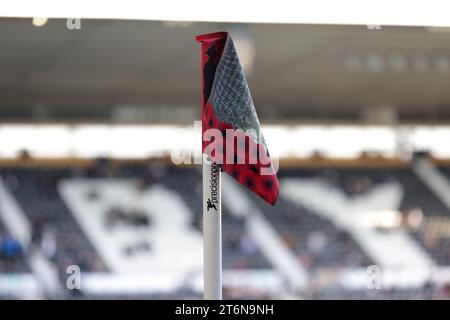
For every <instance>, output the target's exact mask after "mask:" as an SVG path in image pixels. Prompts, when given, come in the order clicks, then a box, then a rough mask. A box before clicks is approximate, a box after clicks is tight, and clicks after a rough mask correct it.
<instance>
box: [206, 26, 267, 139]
mask: <svg viewBox="0 0 450 320" xmlns="http://www.w3.org/2000/svg"><path fill="white" fill-rule="evenodd" d="M210 101H211V104H212V107H213V108H214V113H215V115H216V117H217V119H218V120H219V121H221V122H226V123H230V124H232V125H233V127H234V128H235V129H241V130H243V131H245V132H248V130H251V131H252V132H248V133H250V134H251V136H252V138H253V139H254V140H255V141H257V142H262V143H264V145H265V141H264V137H263V136H262V133H261V132H260V124H259V120H258V116H257V115H256V110H255V106H254V104H253V100H252V96H251V95H250V90H249V89H248V84H247V80H246V79H245V75H244V71H243V70H242V67H241V64H240V62H239V57H238V55H237V52H236V49H235V47H234V43H233V40H232V39H231V37H230V36H229V35H228V37H227V40H226V42H225V47H224V49H223V53H222V57H221V59H220V61H219V64H218V66H217V70H216V75H215V78H214V83H213V87H212V90H211V97H210ZM258 137H259V140H258Z"/></svg>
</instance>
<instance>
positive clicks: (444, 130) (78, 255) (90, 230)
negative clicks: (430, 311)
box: [0, 18, 450, 299]
mask: <svg viewBox="0 0 450 320" xmlns="http://www.w3.org/2000/svg"><path fill="white" fill-rule="evenodd" d="M81 27H82V29H81V30H68V29H67V28H66V21H65V20H64V19H49V20H48V21H44V23H43V25H41V26H40V27H36V26H33V24H32V21H31V19H11V18H7V19H5V18H1V19H0V43H1V45H2V50H0V67H1V69H2V72H1V74H0V299H16V298H19V299H27V298H48V299H111V298H120V299H170V298H174V299H188V298H194V299H200V298H201V297H202V252H201V249H202V247H201V246H202V242H201V240H202V238H201V236H202V215H201V205H202V199H201V197H202V196H201V194H202V193H201V188H202V186H201V172H200V166H198V165H197V166H196V165H187V164H181V165H174V161H172V162H171V161H170V159H169V158H168V156H169V154H170V153H171V152H174V151H176V152H178V151H180V150H182V149H183V148H185V149H188V151H189V152H192V151H194V152H195V151H198V150H197V149H199V148H200V143H199V142H200V139H199V137H197V136H196V133H195V132H193V131H194V130H191V126H192V122H193V121H194V120H198V119H200V108H199V105H200V101H199V99H200V66H199V64H200V57H199V52H198V51H199V50H198V49H199V48H198V44H197V43H196V42H195V41H194V36H195V35H196V34H201V33H206V32H210V31H212V30H229V31H230V32H231V33H232V35H233V37H234V39H235V41H236V45H237V49H238V51H239V54H240V56H241V58H242V59H243V61H242V64H243V65H244V68H245V70H246V76H247V79H248V81H249V85H250V88H251V91H252V95H253V98H254V101H255V105H256V107H257V110H258V115H259V117H260V120H261V123H262V125H263V127H264V129H263V130H264V134H265V138H266V139H267V143H268V145H269V149H270V150H271V153H272V154H276V153H279V155H280V158H281V165H280V171H279V179H280V182H281V189H280V190H281V196H280V200H279V202H278V203H277V205H276V206H275V207H274V208H272V207H269V206H267V205H266V204H265V203H263V202H262V201H261V200H260V199H257V198H255V197H254V196H253V195H250V194H249V193H248V192H247V191H246V190H245V189H244V188H241V187H240V186H239V185H237V184H234V183H233V184H231V183H230V185H229V186H228V185H227V188H224V190H223V196H224V205H223V206H224V207H223V268H224V277H223V280H224V298H229V299H269V298H274V299H450V161H449V159H450V149H449V147H448V141H450V126H449V125H448V123H449V120H450V112H449V110H450V109H449V105H450V91H449V90H448V84H449V76H450V47H448V46H447V45H446V43H449V40H450V33H449V32H448V29H447V28H426V27H392V26H381V28H375V29H374V28H372V29H370V28H368V27H367V26H363V25H360V26H357V25H353V26H346V25H328V26H326V25H296V24H228V23H191V22H189V23H186V22H184V23H175V22H160V21H126V20H95V19H86V20H82V25H81ZM272 150H274V152H272ZM172 160H173V159H172ZM223 183H225V184H227V183H228V182H227V179H226V178H224V180H223ZM168 199H169V200H168ZM243 208H244V209H243ZM71 266H76V267H79V268H80V270H81V289H70V290H69V289H68V285H67V281H68V279H69V278H70V276H71V275H72V274H71V273H69V272H68V268H70V267H71ZM370 266H379V267H380V268H381V276H380V274H378V275H377V274H375V276H376V277H375V278H371V276H372V274H369V273H368V270H369V269H370V268H369V269H368V267H370ZM368 279H369V280H370V279H372V280H374V281H375V284H376V282H377V281H378V280H379V279H382V283H381V288H380V289H376V288H375V289H374V288H372V287H370V286H371V285H372V284H373V283H372V284H371V283H368ZM369 287H370V288H369Z"/></svg>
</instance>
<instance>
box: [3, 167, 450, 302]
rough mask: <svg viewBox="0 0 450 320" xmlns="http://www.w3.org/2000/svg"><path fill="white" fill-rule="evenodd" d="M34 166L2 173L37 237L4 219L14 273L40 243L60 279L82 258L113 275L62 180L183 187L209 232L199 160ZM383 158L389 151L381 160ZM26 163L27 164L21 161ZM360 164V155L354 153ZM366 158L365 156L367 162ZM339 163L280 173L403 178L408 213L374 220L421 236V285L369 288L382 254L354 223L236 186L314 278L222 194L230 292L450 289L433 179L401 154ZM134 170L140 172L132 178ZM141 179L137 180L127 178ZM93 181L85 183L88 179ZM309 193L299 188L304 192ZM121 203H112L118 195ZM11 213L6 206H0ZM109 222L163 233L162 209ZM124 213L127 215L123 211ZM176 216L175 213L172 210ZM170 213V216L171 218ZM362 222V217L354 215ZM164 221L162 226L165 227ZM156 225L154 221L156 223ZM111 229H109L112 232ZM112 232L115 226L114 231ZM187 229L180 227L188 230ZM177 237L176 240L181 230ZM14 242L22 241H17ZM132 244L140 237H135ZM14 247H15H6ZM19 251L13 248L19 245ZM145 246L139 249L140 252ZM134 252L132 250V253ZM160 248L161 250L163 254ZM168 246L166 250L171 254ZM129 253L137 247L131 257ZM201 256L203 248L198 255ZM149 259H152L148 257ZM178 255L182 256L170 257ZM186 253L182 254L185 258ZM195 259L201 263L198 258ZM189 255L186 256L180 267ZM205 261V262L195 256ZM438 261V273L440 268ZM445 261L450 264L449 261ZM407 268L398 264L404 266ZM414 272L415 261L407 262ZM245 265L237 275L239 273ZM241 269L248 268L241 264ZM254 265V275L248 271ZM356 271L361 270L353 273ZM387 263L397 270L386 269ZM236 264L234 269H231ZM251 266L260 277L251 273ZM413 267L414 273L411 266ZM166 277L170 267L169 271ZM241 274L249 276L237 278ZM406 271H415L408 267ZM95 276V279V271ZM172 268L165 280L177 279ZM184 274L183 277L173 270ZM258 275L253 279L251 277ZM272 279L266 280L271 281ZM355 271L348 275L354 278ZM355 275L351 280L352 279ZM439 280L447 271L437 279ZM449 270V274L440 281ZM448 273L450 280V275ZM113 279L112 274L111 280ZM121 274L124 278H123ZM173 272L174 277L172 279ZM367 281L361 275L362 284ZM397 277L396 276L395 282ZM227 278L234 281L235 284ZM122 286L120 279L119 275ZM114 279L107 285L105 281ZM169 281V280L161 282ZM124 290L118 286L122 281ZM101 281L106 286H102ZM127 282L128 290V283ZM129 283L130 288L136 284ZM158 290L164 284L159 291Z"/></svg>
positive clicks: (93, 293) (346, 184) (301, 294)
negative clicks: (290, 264) (284, 268)
mask: <svg viewBox="0 0 450 320" xmlns="http://www.w3.org/2000/svg"><path fill="white" fill-rule="evenodd" d="M26 161H28V162H26V163H28V164H27V165H23V164H22V165H21V164H20V161H18V162H17V163H16V165H13V166H11V165H6V164H3V166H2V167H1V177H2V180H3V181H4V182H5V185H6V186H7V188H8V189H9V190H10V192H11V193H12V194H13V195H14V198H15V199H16V201H17V202H18V204H19V205H20V207H22V208H23V210H24V212H25V213H26V216H27V218H28V220H29V221H30V223H31V225H32V234H31V239H32V240H31V242H30V245H29V246H28V247H25V248H22V247H21V246H20V244H19V243H18V242H17V243H15V242H14V240H13V239H12V238H10V236H9V233H8V231H7V229H6V228H5V226H4V225H2V224H0V226H1V229H0V231H1V235H2V246H1V248H2V254H1V256H0V257H1V260H0V268H1V269H0V270H1V274H2V276H5V275H8V274H9V275H11V276H12V275H13V274H16V273H31V274H32V272H31V270H30V269H29V267H28V265H27V259H28V258H27V257H29V255H30V252H31V251H32V250H41V251H42V252H43V253H44V255H45V256H46V257H47V258H48V259H49V260H50V261H51V263H52V264H53V265H54V266H56V267H57V269H58V270H59V273H60V282H61V286H62V287H64V286H65V279H66V276H67V275H66V273H65V270H66V268H67V266H69V265H78V266H80V268H81V270H82V272H83V273H85V274H86V276H85V278H83V279H84V281H91V282H92V283H95V282H96V281H97V286H98V282H99V281H100V282H101V280H99V279H96V278H95V277H96V275H97V276H100V277H102V276H105V275H106V277H108V275H109V276H112V277H114V274H115V271H114V266H108V263H106V262H105V260H104V259H103V257H107V255H105V252H102V250H103V249H102V247H101V246H98V245H96V243H95V241H96V240H95V239H92V238H90V237H89V232H86V230H85V229H83V223H81V224H80V223H79V222H78V221H77V219H76V217H75V215H74V213H73V212H71V210H70V209H69V207H70V206H68V204H67V203H65V201H64V198H63V197H62V196H61V193H60V192H59V191H58V190H61V189H59V188H58V186H60V185H61V183H62V181H65V182H66V183H67V181H80V179H82V180H81V181H85V182H86V183H89V181H100V180H103V181H108V180H110V179H113V180H114V181H124V183H125V185H126V186H128V187H127V188H131V189H133V190H138V192H143V193H145V192H147V191H148V190H152V189H154V188H158V187H157V186H161V185H162V186H164V187H165V188H167V190H170V192H171V193H173V194H174V197H175V194H176V196H179V197H181V199H182V203H183V205H185V206H186V208H190V210H188V211H183V212H184V213H188V214H189V215H190V216H189V217H188V219H189V221H190V222H189V225H190V227H188V229H191V230H192V232H193V233H194V234H195V233H197V234H200V232H201V215H200V212H201V208H200V207H201V199H200V194H201V192H200V188H201V185H200V181H201V179H200V172H199V170H198V168H195V167H189V166H183V167H176V166H173V165H170V164H167V163H166V162H165V161H163V160H151V161H142V160H141V161H134V162H132V161H131V162H130V161H126V160H123V161H109V160H107V159H100V160H98V161H95V162H92V161H91V162H90V164H89V165H81V166H80V165H79V164H77V163H73V162H72V163H71V162H70V160H67V161H66V162H65V163H64V162H63V164H62V163H59V165H54V164H51V162H49V163H48V164H47V165H44V164H43V163H45V161H44V162H42V161H41V162H40V163H35V164H33V162H32V161H33V160H26ZM379 162H380V163H383V160H380V161H379ZM18 163H19V164H18ZM353 163H357V161H356V162H355V161H354V162H353ZM361 165H364V164H363V163H362V164H361ZM361 165H355V166H354V167H349V166H348V165H347V166H339V165H337V166H336V163H334V164H333V162H332V161H331V162H329V164H328V165H326V166H324V167H318V166H317V165H316V166H313V167H302V168H295V167H292V164H291V165H290V166H288V167H287V168H285V169H282V170H281V171H280V172H279V176H280V181H281V183H282V184H283V182H284V181H287V180H286V179H300V180H301V181H304V180H308V179H313V180H322V181H326V182H327V183H329V184H330V185H332V186H334V187H335V188H337V189H338V190H340V191H341V192H342V193H343V194H345V195H346V197H348V198H349V199H351V198H355V197H358V195H364V194H366V193H368V192H370V191H371V190H372V189H373V188H374V187H375V186H378V185H381V184H383V183H384V182H386V181H396V182H398V183H400V185H401V187H402V189H403V191H404V192H403V193H402V199H401V203H400V206H399V207H398V208H397V210H398V212H397V214H398V216H399V219H400V222H398V223H394V224H391V225H389V224H387V225H379V226H377V225H374V226H371V228H375V229H378V230H379V231H380V232H385V233H389V232H390V230H404V231H405V232H407V234H408V235H409V236H410V239H411V241H412V242H413V243H417V244H419V247H422V248H423V249H424V250H425V252H426V254H427V255H428V256H429V257H430V258H431V259H432V262H433V265H432V266H430V268H429V270H428V273H427V276H426V277H425V279H424V280H423V281H422V282H420V283H419V284H418V283H416V284H412V285H408V283H406V284H405V283H401V281H394V282H392V283H391V284H389V283H386V286H383V288H382V289H380V290H370V289H367V288H365V282H364V280H361V279H364V277H362V278H361V277H359V278H358V276H357V274H358V273H359V274H362V275H364V274H365V272H366V271H365V268H367V267H368V266H370V265H374V264H375V265H376V264H378V262H377V261H376V257H371V256H370V254H369V253H368V252H367V251H365V249H364V248H363V247H362V246H361V244H360V243H358V239H355V237H354V235H353V234H352V232H351V231H349V230H347V229H346V227H342V226H339V225H336V223H335V222H333V221H332V220H330V219H327V218H325V217H324V216H323V215H321V214H319V213H317V212H314V211H313V210H311V209H309V208H307V206H306V205H305V206H302V205H299V204H298V202H292V201H291V200H290V199H289V198H286V197H283V196H282V197H281V199H280V201H279V203H278V204H277V206H276V209H275V212H273V210H272V209H271V208H270V207H268V206H267V205H266V204H264V203H263V202H262V201H260V200H259V199H255V198H253V197H247V196H249V195H247V191H246V190H244V189H243V188H240V186H236V188H237V191H238V192H240V193H241V194H243V195H245V197H247V198H248V199H252V200H251V201H252V202H253V203H254V205H256V208H258V210H259V211H260V212H261V213H262V214H263V217H264V219H265V220H266V221H268V222H269V224H270V226H271V227H272V228H273V230H275V232H276V234H277V235H278V237H279V238H280V239H281V240H282V242H283V243H284V244H285V245H286V246H287V248H289V250H290V252H291V253H292V254H293V255H294V256H295V257H296V260H297V261H298V263H299V264H300V265H301V266H302V268H304V270H306V273H307V275H308V280H307V282H306V283H305V284H304V286H302V287H301V288H292V287H291V288H290V286H287V285H286V281H288V280H287V278H286V275H283V274H282V272H280V270H277V268H276V266H274V265H273V264H272V263H271V262H270V261H271V260H270V257H267V255H265V254H264V253H263V252H262V251H261V248H260V247H259V246H260V243H259V242H258V241H257V240H256V241H255V239H253V238H252V235H251V233H249V221H248V220H247V218H246V217H241V218H239V217H238V216H236V215H235V214H233V213H232V212H230V209H229V204H227V202H225V203H224V206H225V207H224V214H223V220H224V225H223V237H224V238H223V241H224V245H223V265H224V270H225V279H228V280H225V291H224V292H225V296H226V297H228V298H282V297H290V298H292V297H295V298H300V299H335V298H346V299H428V298H446V297H448V293H449V292H448V287H447V282H448V278H446V275H445V270H446V269H445V268H448V267H450V246H449V244H450V241H449V239H450V238H449V234H448V231H447V230H448V229H445V228H443V227H442V226H443V225H447V226H448V225H449V224H450V222H449V219H448V215H449V209H448V208H447V207H446V206H445V205H444V204H443V203H442V202H441V201H440V200H439V199H438V198H437V197H436V196H435V195H434V194H433V192H432V191H431V190H430V189H428V188H427V186H426V185H425V184H424V183H423V182H422V181H421V180H420V179H419V178H418V176H417V175H416V174H415V173H414V170H413V167H412V165H410V164H408V163H403V164H402V165H400V166H399V165H396V166H390V165H388V166H386V165H381V166H378V167H377V166H369V167H361ZM437 168H439V170H440V171H441V172H444V173H448V172H449V169H448V168H447V167H442V166H441V167H438V166H437ZM130 179H132V180H130ZM129 181H134V182H133V183H132V184H127V183H128V182H129ZM87 185H89V184H86V186H87ZM299 192H301V191H299ZM86 196H87V197H88V201H90V202H92V203H94V204H96V203H100V202H102V201H106V202H107V201H110V200H111V199H109V200H108V199H106V200H105V198H103V199H102V191H101V188H100V189H96V190H94V189H92V188H86ZM112 204H114V202H112ZM128 205H129V207H130V208H133V209H136V208H139V205H137V206H136V205H133V204H131V203H130V204H128ZM135 211H136V210H135ZM5 214H8V212H2V215H5ZM97 214H99V215H101V216H102V217H103V218H102V219H106V220H107V221H104V222H105V225H108V219H109V220H111V219H112V220H113V222H111V221H112V220H111V221H109V223H113V224H111V225H114V226H115V228H119V227H127V228H128V227H130V226H131V228H133V229H132V230H135V231H134V232H135V233H136V234H137V233H139V230H140V229H139V228H145V229H144V230H145V232H146V233H148V234H149V235H151V234H153V233H157V232H158V230H156V229H157V228H160V227H161V225H159V224H157V223H156V224H154V223H152V219H155V218H156V219H157V216H154V214H155V212H142V211H141V212H140V214H141V215H143V216H144V217H147V219H142V217H141V219H136V215H137V213H136V212H131V211H130V212H122V213H121V214H122V215H121V216H114V215H108V214H105V213H104V212H103V213H102V212H101V211H99V212H97ZM118 217H119V218H118ZM167 219H169V217H168V218H167ZM168 222H169V221H168ZM354 223H355V227H356V226H358V225H357V224H358V221H356V220H355V221H354ZM158 225H159V227H158ZM155 228H156V229H155ZM105 230H107V231H106V232H111V233H109V236H110V237H111V239H110V240H111V246H114V244H113V242H114V241H115V240H113V239H114V238H113V235H114V232H113V231H111V230H113V229H108V228H106V227H105ZM108 230H109V231H108ZM106 234H107V236H106V237H108V233H106ZM180 236H181V234H180ZM174 242H176V239H174ZM14 243H15V244H14ZM130 244H131V247H132V244H133V243H130ZM8 248H9V249H8ZM153 250H155V248H153V247H152V242H151V241H149V243H148V247H147V249H145V250H144V251H143V252H140V251H139V250H138V249H136V251H135V253H134V254H137V255H138V256H139V255H143V256H142V257H144V256H145V255H146V254H148V255H149V256H152V255H153V254H156V253H153V252H155V251H153ZM11 252H13V254H12V253H11ZM136 252H137V253H136ZM128 254H130V253H128ZM159 254H160V253H159ZM170 254H171V253H170V252H166V255H170ZM129 257H130V258H131V259H132V258H133V255H130V256H129ZM193 257H195V255H194V256H193ZM143 259H144V258H143ZM169 259H171V260H170V261H176V260H177V259H178V258H176V257H172V258H170V257H169ZM180 262H181V261H180ZM194 264H195V263H194ZM181 265H182V264H179V266H181ZM197 265H198V266H201V261H197ZM152 268H156V266H155V265H153V266H152V265H148V271H149V273H148V274H147V277H148V279H147V280H152V279H153V280H155V279H154V278H153V277H157V272H156V273H152V272H151V271H152ZM436 268H441V269H439V270H440V271H439V272H440V273H439V272H438V274H436V273H435V272H434V271H433V270H437V269H436ZM442 268H444V269H442ZM401 271H402V270H394V272H400V273H399V275H398V276H399V277H402V276H401V275H400V274H401ZM406 271H407V270H406ZM240 272H241V274H240V275H239V273H240ZM242 272H243V273H242ZM246 272H248V274H246ZM352 272H354V274H353V275H352ZM385 272H389V271H388V270H386V271H385ZM227 273H228V275H227ZM252 273H254V274H253V276H252V275H251V274H252ZM406 273H407V272H406ZM200 274H201V270H191V271H189V272H187V273H186V274H185V275H184V276H183V277H182V278H184V281H183V282H181V283H178V288H175V287H171V288H172V289H171V290H169V291H167V290H165V289H157V288H156V287H154V286H152V285H150V286H149V287H145V286H144V285H143V286H136V287H135V288H134V290H136V292H135V293H131V292H127V288H126V286H125V287H124V286H122V289H118V290H111V292H108V290H107V287H102V286H101V285H100V286H99V287H95V285H93V284H89V285H87V286H86V287H87V290H83V289H82V290H81V291H78V292H77V294H73V292H72V291H70V290H66V289H62V291H60V292H59V293H58V294H54V295H52V294H49V293H45V292H44V296H46V297H47V298H58V297H59V298H61V297H66V298H68V297H70V298H95V299H104V298H133V299H134V298H136V299H140V298H142V299H147V298H157V299H160V298H168V297H172V298H199V297H201V291H199V288H201V286H200V287H199V284H198V283H196V282H198V281H197V280H198V279H197V280H195V279H196V278H198V277H199V275H200ZM163 276H164V275H163ZM242 277H244V278H246V281H247V283H245V284H244V283H242V284H241V285H239V281H242V280H240V279H242ZM405 277H408V275H406V276H405ZM89 278H91V280H89ZM169 278H170V277H168V278H167V279H168V280H167V281H168V282H170V281H171V280H170V279H169ZM175 278H176V277H175ZM252 278H254V279H259V280H257V281H253V282H252V281H251V279H252ZM264 279H266V280H264ZM345 279H347V280H348V281H346V280H345ZM352 279H353V280H352ZM439 279H441V280H439ZM442 279H444V280H443V281H442ZM445 279H446V280H445ZM105 281H106V280H105ZM116 281H118V283H119V282H120V280H118V279H116ZM172 281H173V280H172ZM361 281H362V283H361ZM388 282H389V281H388ZM227 284H229V286H227ZM116 285H117V286H118V288H121V286H120V284H116ZM105 288H106V289H105ZM161 288H162V287H161ZM116 289H117V288H116ZM102 290H103V291H102ZM120 290H123V291H122V292H121V291H120ZM128 290H130V289H129V288H128ZM158 290H160V291H158Z"/></svg>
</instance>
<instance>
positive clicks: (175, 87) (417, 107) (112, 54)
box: [0, 18, 450, 122]
mask: <svg viewBox="0 0 450 320" xmlns="http://www.w3.org/2000/svg"><path fill="white" fill-rule="evenodd" d="M221 29H225V30H230V31H231V33H232V34H233V35H234V37H235V39H236V42H237V46H238V50H240V54H241V57H244V59H246V64H247V65H248V80H249V83H250V87H251V90H252V94H253V98H254V100H255V103H256V105H257V108H258V112H259V115H260V117H261V118H263V120H264V121H266V122H289V121H311V120H317V121H319V122H321V121H330V120H331V121H344V122H345V121H355V120H360V119H363V120H367V119H371V120H374V121H381V122H389V121H395V120H396V119H397V118H398V119H399V120H400V121H403V122H405V121H406V122H407V121H417V122H430V121H431V122H437V121H439V122H446V121H448V120H449V119H450V90H448V86H449V83H450V81H449V77H450V41H449V39H450V33H448V31H447V29H445V28H426V27H385V26H381V28H379V27H378V26H369V27H368V26H356V25H355V26H343V25H339V26H338V25H328V26H323V25H322V26H321V25H298V24H296V25H287V24H233V25H230V24H223V23H187V22H158V21H126V20H82V21H81V29H80V30H77V29H74V30H69V29H68V28H67V26H66V20H65V19H59V20H55V19H50V20H49V21H48V22H47V23H45V24H44V25H43V26H40V27H36V26H34V25H33V24H32V21H31V19H9V18H8V19H6V18H2V19H0V30H1V32H0V43H1V46H2V50H1V51H0V67H1V70H2V72H1V73H0V90H1V95H0V121H2V122H9V121H28V120H31V119H34V120H41V121H47V122H52V121H97V122H98V121H100V122H104V121H115V122H127V121H136V120H138V121H142V122H191V121H192V120H193V119H198V118H199V116H198V112H199V110H198V109H199V107H198V105H199V99H200V93H199V83H200V68H199V60H200V58H199V48H198V44H197V43H196V42H195V41H194V36H195V35H196V34H199V33H203V32H209V31H213V30H221Z"/></svg>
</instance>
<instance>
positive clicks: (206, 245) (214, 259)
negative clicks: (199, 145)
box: [202, 155, 222, 300]
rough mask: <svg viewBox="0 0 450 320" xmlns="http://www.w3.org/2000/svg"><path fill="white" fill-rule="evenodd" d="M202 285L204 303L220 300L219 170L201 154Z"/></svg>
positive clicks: (220, 204)
mask: <svg viewBox="0 0 450 320" xmlns="http://www.w3.org/2000/svg"><path fill="white" fill-rule="evenodd" d="M202 165H203V283H204V284H203V286H204V294H203V296H204V299H205V300H221V299H222V199H221V191H220V187H221V184H220V174H221V172H220V167H219V166H218V165H216V164H213V163H211V161H210V160H209V159H207V156H206V155H203V164H202Z"/></svg>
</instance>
